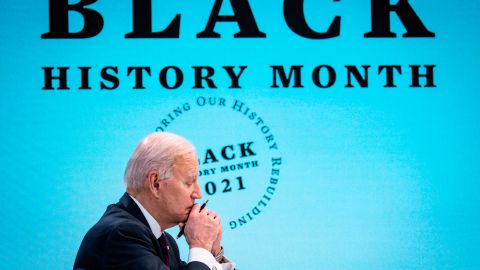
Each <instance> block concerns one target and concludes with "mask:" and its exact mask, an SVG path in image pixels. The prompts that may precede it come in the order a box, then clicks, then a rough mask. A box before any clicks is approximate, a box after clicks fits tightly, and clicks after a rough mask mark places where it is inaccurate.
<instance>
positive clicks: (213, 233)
mask: <svg viewBox="0 0 480 270" xmlns="http://www.w3.org/2000/svg"><path fill="white" fill-rule="evenodd" d="M180 225H181V224H180ZM221 230H222V227H221V225H220V218H219V217H217V214H216V213H215V212H209V211H208V209H206V208H204V209H203V210H202V211H201V212H200V205H198V204H195V205H194V206H193V208H192V211H190V216H189V217H188V222H187V224H186V225H185V230H184V232H185V239H186V240H187V243H188V245H189V246H190V248H193V247H201V248H204V249H206V250H208V251H210V252H212V247H213V246H214V243H216V240H217V237H218V235H219V233H220V238H221ZM218 250H219V251H220V249H218Z"/></svg>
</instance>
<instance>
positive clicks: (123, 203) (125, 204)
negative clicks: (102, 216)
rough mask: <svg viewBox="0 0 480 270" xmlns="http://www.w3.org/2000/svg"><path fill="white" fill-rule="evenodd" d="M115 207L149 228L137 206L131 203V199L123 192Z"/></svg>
mask: <svg viewBox="0 0 480 270" xmlns="http://www.w3.org/2000/svg"><path fill="white" fill-rule="evenodd" d="M117 206H119V207H120V208H123V209H125V210H126V211H127V212H128V213H130V214H131V215H132V216H134V217H136V218H137V219H138V220H140V221H141V222H142V223H143V224H145V226H147V228H150V226H149V225H148V222H147V219H146V218H145V216H144V215H143V213H142V211H141V210H140V208H139V207H138V205H137V204H136V203H135V202H134V201H133V199H132V198H131V197H130V195H128V193H126V192H125V194H123V196H122V197H121V198H120V201H119V202H118V203H117Z"/></svg>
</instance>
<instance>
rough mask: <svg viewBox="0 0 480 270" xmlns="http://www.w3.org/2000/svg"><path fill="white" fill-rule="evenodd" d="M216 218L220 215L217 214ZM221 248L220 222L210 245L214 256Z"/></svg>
mask: <svg viewBox="0 0 480 270" xmlns="http://www.w3.org/2000/svg"><path fill="white" fill-rule="evenodd" d="M217 218H218V219H220V217H218V216H217ZM221 249H222V224H221V223H220V229H219V230H218V233H217V238H216V239H215V241H214V242H213V245H212V254H213V256H216V255H217V254H218V253H219V252H220V250H221Z"/></svg>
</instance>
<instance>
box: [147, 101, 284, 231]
mask: <svg viewBox="0 0 480 270" xmlns="http://www.w3.org/2000/svg"><path fill="white" fill-rule="evenodd" d="M155 130H156V131H159V132H162V131H171V132H174V133H177V134H181V135H182V136H185V137H186V138H189V139H190V140H191V141H192V143H193V144H194V145H195V147H196V148H197V155H198V164H199V172H198V175H199V184H200V187H201V190H202V195H203V199H209V207H211V208H212V209H215V210H216V211H217V212H218V213H220V214H221V217H222V219H223V221H224V222H225V221H226V222H227V223H228V228H230V229H232V230H235V229H239V228H242V227H244V226H246V225H247V224H249V223H250V222H252V221H254V220H255V219H256V218H257V217H258V216H260V215H261V214H262V213H263V212H264V211H265V210H266V208H267V207H268V205H269V204H270V203H271V202H272V200H273V197H274V196H275V192H276V190H277V187H278V184H279V182H280V167H281V165H282V158H281V155H280V152H279V144H278V142H277V138H276V136H275V135H274V133H273V131H272V129H271V127H270V126H269V123H268V121H267V120H266V119H264V118H263V117H262V115H261V114H260V112H258V111H256V110H255V109H254V108H251V107H250V106H249V105H248V104H247V103H245V102H244V101H241V100H238V99H235V98H223V97H205V96H199V97H197V98H195V99H194V100H190V101H186V102H183V103H182V104H179V105H178V106H176V107H175V108H173V109H172V110H171V111H169V112H168V113H167V114H166V115H165V116H163V117H162V118H161V119H159V122H158V124H157V127H156V129H155Z"/></svg>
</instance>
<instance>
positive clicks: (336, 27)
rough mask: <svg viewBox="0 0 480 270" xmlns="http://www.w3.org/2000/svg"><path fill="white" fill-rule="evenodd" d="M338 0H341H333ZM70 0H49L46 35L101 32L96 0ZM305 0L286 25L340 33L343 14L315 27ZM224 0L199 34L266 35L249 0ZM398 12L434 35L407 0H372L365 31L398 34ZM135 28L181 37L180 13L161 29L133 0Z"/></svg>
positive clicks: (146, 1)
mask: <svg viewBox="0 0 480 270" xmlns="http://www.w3.org/2000/svg"><path fill="white" fill-rule="evenodd" d="M333 1H334V2H339V1H340V0H333ZM68 2H69V1H68V0H49V13H50V14H49V26H50V31H49V32H47V33H45V34H43V35H42V36H41V37H42V38H43V39H58V38H66V39H76V38H91V37H94V36H96V35H98V34H99V33H100V32H101V31H102V29H103V25H104V20H103V17H102V14H101V13H100V12H99V11H98V10H94V9H91V8H87V6H88V5H91V4H93V3H95V2H97V0H80V1H79V2H78V3H75V4H69V3H68ZM303 2H304V1H303V0H284V1H283V16H284V19H285V22H286V24H287V26H288V27H289V28H290V30H291V31H292V32H294V33H295V34H297V35H299V36H301V37H304V38H309V39H328V38H333V37H337V36H339V35H340V23H341V17H340V16H335V17H334V18H333V21H332V22H331V23H330V25H329V27H328V29H327V30H326V31H325V32H319V31H317V30H314V29H312V28H311V27H310V26H309V24H308V22H307V20H306V18H305V10H304V5H303ZM222 5H223V0H215V2H214V4H213V7H212V10H211V12H210V16H209V18H208V21H207V24H206V26H205V29H204V30H203V31H201V32H200V33H198V34H197V38H219V37H220V34H219V33H217V32H215V26H216V24H217V23H219V22H222V23H224V22H234V23H237V25H238V28H239V29H240V31H239V32H238V33H236V34H234V37H235V38H265V37H266V36H267V35H266V34H265V33H264V32H262V31H260V29H259V27H258V26H257V23H256V21H255V17H254V14H253V12H252V9H251V8H250V5H249V3H248V0H230V5H231V7H232V10H233V15H220V10H221V7H222ZM71 11H75V12H77V13H78V14H80V15H81V16H82V18H83V21H84V24H83V27H82V29H81V30H80V31H78V32H70V30H69V23H68V16H69V13H70V12H71ZM391 13H396V15H397V16H398V18H399V19H400V21H401V23H402V24H403V26H404V27H405V29H406V33H405V34H403V37H435V33H433V32H431V31H429V30H428V29H427V28H426V27H425V25H424V24H423V22H422V21H421V20H420V18H419V17H418V15H417V14H416V12H415V11H414V9H413V8H412V6H411V5H410V4H409V2H408V0H399V1H398V2H397V4H390V0H371V22H372V29H371V31H370V32H368V33H365V34H364V37H366V38H391V37H396V34H395V33H393V32H392V31H390V14H391ZM132 18H133V21H132V26H133V30H132V32H130V33H127V34H125V38H179V37H180V21H181V15H180V14H177V15H176V16H175V17H174V18H173V19H172V21H171V22H170V24H169V25H168V26H166V27H165V28H164V29H163V30H162V31H157V32H154V30H153V29H152V1H151V0H132Z"/></svg>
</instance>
